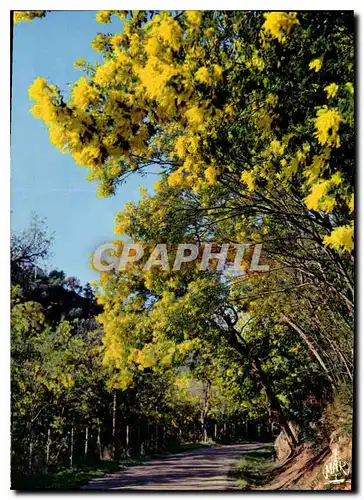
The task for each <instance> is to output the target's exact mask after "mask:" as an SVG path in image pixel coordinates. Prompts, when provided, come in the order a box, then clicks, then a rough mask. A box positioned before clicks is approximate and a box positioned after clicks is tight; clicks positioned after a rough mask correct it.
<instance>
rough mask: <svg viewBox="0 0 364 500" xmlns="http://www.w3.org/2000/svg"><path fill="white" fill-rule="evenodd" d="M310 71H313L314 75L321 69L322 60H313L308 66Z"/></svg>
mask: <svg viewBox="0 0 364 500" xmlns="http://www.w3.org/2000/svg"><path fill="white" fill-rule="evenodd" d="M308 67H309V68H310V69H314V70H315V71H316V73H317V72H318V71H320V69H321V68H322V59H313V60H312V61H311V62H310V64H309V65H308Z"/></svg>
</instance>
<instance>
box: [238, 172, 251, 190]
mask: <svg viewBox="0 0 364 500" xmlns="http://www.w3.org/2000/svg"><path fill="white" fill-rule="evenodd" d="M240 180H241V181H242V182H244V184H246V185H247V187H248V190H249V191H254V189H255V178H254V176H253V174H252V173H251V172H249V171H248V170H245V172H243V173H242V174H241V177H240Z"/></svg>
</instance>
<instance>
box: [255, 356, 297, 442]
mask: <svg viewBox="0 0 364 500" xmlns="http://www.w3.org/2000/svg"><path fill="white" fill-rule="evenodd" d="M252 365H253V367H254V368H255V370H256V372H257V376H258V380H259V382H260V384H261V386H262V387H263V390H264V392H265V394H266V396H267V399H268V402H269V404H270V407H271V410H272V413H273V414H275V415H276V416H277V419H278V422H279V424H280V426H281V427H282V429H283V430H284V432H285V433H286V435H287V439H288V441H289V444H290V446H291V448H292V449H293V448H295V447H296V446H297V445H298V441H297V439H296V437H295V436H294V434H293V432H292V430H291V428H290V426H289V424H288V420H287V419H286V416H285V414H284V412H283V409H282V406H281V404H280V402H279V400H278V399H277V398H276V396H275V394H274V393H273V391H272V389H271V387H270V385H269V382H268V378H267V375H266V374H265V372H264V371H263V369H262V366H261V364H260V361H259V359H258V358H255V357H254V358H253V361H252Z"/></svg>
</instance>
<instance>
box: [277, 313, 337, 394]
mask: <svg viewBox="0 0 364 500" xmlns="http://www.w3.org/2000/svg"><path fill="white" fill-rule="evenodd" d="M282 318H283V319H284V321H285V322H286V323H288V324H289V326H291V327H292V328H293V329H294V330H295V331H296V332H297V333H298V334H299V335H300V337H301V339H302V340H303V341H304V342H305V343H306V345H307V346H308V348H309V350H310V351H311V353H312V354H313V355H314V357H315V358H316V359H317V361H318V362H319V364H320V365H321V367H322V369H323V370H324V372H325V373H326V376H327V378H328V379H329V381H330V384H331V385H332V387H333V389H335V384H334V381H333V379H332V377H331V375H330V371H329V369H328V368H327V366H326V365H325V363H324V361H323V359H322V358H321V356H320V355H319V353H318V351H317V349H316V347H315V346H314V345H313V343H312V342H311V340H310V339H309V338H308V337H307V335H306V334H305V332H304V331H303V330H302V329H301V328H300V327H299V326H298V325H296V324H295V323H294V322H293V321H291V320H290V319H289V318H287V316H285V315H284V314H282Z"/></svg>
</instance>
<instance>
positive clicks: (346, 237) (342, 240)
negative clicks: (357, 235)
mask: <svg viewBox="0 0 364 500" xmlns="http://www.w3.org/2000/svg"><path fill="white" fill-rule="evenodd" d="M324 243H325V245H329V246H331V247H332V248H334V249H335V250H337V251H339V252H342V251H344V250H346V251H347V252H352V251H353V250H354V225H353V224H347V225H345V226H339V227H336V228H335V229H334V230H333V231H332V232H331V234H330V235H328V236H325V238H324Z"/></svg>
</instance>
